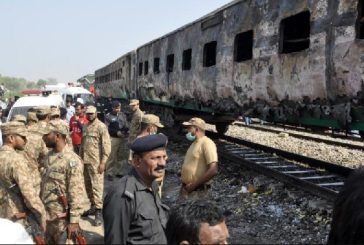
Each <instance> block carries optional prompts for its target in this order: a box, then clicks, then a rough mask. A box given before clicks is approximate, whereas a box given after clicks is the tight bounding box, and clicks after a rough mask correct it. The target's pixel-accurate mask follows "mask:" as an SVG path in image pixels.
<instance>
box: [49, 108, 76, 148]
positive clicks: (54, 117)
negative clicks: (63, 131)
mask: <svg viewBox="0 0 364 245" xmlns="http://www.w3.org/2000/svg"><path fill="white" fill-rule="evenodd" d="M50 121H56V122H60V123H63V124H64V125H65V126H66V127H67V130H68V133H67V135H66V143H67V146H69V147H71V148H72V149H73V147H72V140H71V134H70V132H69V131H70V130H69V126H68V124H67V123H66V122H65V121H63V120H62V119H61V110H60V109H59V108H58V107H52V108H51V113H50Z"/></svg>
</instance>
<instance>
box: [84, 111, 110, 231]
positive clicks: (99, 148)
mask: <svg viewBox="0 0 364 245" xmlns="http://www.w3.org/2000/svg"><path fill="white" fill-rule="evenodd" d="M86 117H87V120H88V121H89V123H88V124H87V125H86V126H85V127H84V130H83V132H82V133H83V136H82V143H81V148H80V156H81V158H82V160H83V162H84V177H85V186H86V192H87V196H88V198H89V199H90V202H91V208H90V209H89V210H87V211H85V212H84V213H83V214H82V216H83V217H86V216H89V215H93V214H95V223H94V225H95V226H100V225H101V224H102V219H101V209H102V196H103V190H104V171H105V167H106V162H107V159H108V158H109V155H110V152H111V143H110V135H109V132H108V130H107V127H106V125H105V124H104V123H102V122H101V121H100V120H99V119H97V112H96V107H94V106H88V107H87V109H86Z"/></svg>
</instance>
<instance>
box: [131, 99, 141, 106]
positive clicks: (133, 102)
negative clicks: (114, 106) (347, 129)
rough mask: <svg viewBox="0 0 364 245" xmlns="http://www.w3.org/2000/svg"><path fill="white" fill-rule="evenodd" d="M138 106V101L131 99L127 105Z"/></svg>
mask: <svg viewBox="0 0 364 245" xmlns="http://www.w3.org/2000/svg"><path fill="white" fill-rule="evenodd" d="M138 104H139V100H137V99H132V100H130V103H129V105H138Z"/></svg>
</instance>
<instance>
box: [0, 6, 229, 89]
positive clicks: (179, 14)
mask: <svg viewBox="0 0 364 245" xmlns="http://www.w3.org/2000/svg"><path fill="white" fill-rule="evenodd" d="M228 2H231V0H128V1H127V0H0V13H1V14H0V31H1V38H0V74H1V75H3V76H14V77H23V78H25V79H27V80H33V81H37V80H38V79H40V78H43V79H47V78H50V77H52V78H56V79H57V80H58V81H59V82H69V81H75V80H77V79H78V78H80V77H82V76H83V75H85V74H88V73H94V71H95V70H96V69H98V68H100V67H102V66H104V65H106V64H108V63H110V62H112V61H113V60H115V59H116V58H118V57H119V56H121V55H122V54H124V53H127V52H129V51H131V50H134V49H135V48H137V47H138V46H140V45H142V44H144V43H146V42H149V41H151V40H153V39H155V38H157V37H159V36H162V35H164V34H166V33H168V32H170V31H173V30H175V29H177V28H179V27H181V26H183V25H185V24H187V23H189V22H191V21H194V20H196V19H198V18H200V17H202V16H203V15H205V14H207V13H209V12H211V11H213V10H215V9H217V8H219V7H221V6H223V5H224V4H226V3H228Z"/></svg>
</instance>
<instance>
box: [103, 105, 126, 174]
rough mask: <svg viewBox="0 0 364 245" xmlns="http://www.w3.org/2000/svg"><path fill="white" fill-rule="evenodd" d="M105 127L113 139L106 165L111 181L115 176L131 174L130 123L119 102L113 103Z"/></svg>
mask: <svg viewBox="0 0 364 245" xmlns="http://www.w3.org/2000/svg"><path fill="white" fill-rule="evenodd" d="M105 125H106V126H107V128H108V130H109V134H110V139H111V153H110V156H109V159H108V160H107V163H106V175H107V177H108V179H109V180H111V179H112V178H113V177H114V176H119V177H121V176H123V175H126V174H127V173H128V172H129V168H128V165H129V164H128V163H127V156H128V150H127V146H126V141H127V140H126V136H127V132H128V122H127V120H126V116H125V114H124V113H123V112H122V111H121V104H120V102H119V101H113V102H112V111H111V112H110V113H108V114H107V115H106V116H105Z"/></svg>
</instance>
